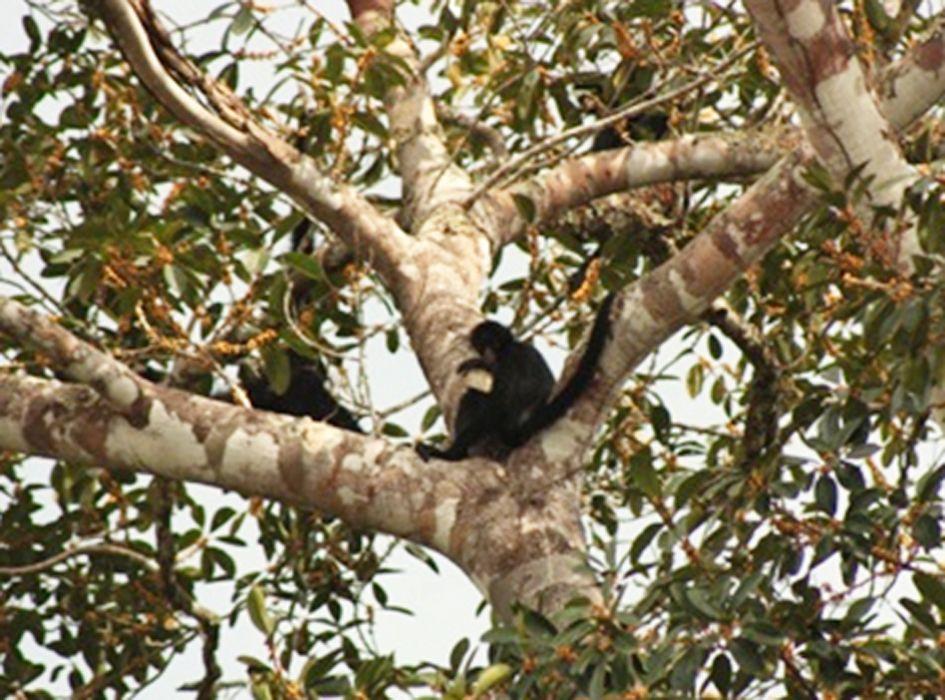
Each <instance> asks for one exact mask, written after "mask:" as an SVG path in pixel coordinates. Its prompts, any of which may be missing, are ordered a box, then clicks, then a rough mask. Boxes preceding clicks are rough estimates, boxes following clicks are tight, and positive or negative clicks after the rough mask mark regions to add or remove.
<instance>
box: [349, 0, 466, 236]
mask: <svg viewBox="0 0 945 700" xmlns="http://www.w3.org/2000/svg"><path fill="white" fill-rule="evenodd" d="M348 7H349V9H350V11H351V16H352V17H353V18H354V21H355V22H357V23H358V24H359V25H360V26H361V28H362V29H363V30H364V32H365V34H367V35H368V36H370V35H371V34H372V33H374V32H376V31H377V30H379V29H382V28H384V27H388V26H390V27H393V28H394V29H395V30H396V31H397V35H396V38H395V39H394V41H392V42H391V43H390V44H388V45H387V46H386V47H385V51H386V52H387V53H388V54H390V55H392V56H396V57H397V58H399V59H400V60H402V61H403V62H404V64H405V65H406V66H408V68H409V74H408V75H404V78H405V84H403V85H396V84H392V85H391V86H390V88H389V90H388V91H387V94H386V95H385V99H384V101H385V104H386V107H387V116H388V118H389V119H390V134H391V136H392V138H393V139H394V141H395V143H396V149H397V164H398V168H399V170H400V174H401V177H402V178H403V187H404V210H403V212H401V220H402V221H403V222H404V223H405V225H407V226H409V228H411V229H412V230H414V231H415V232H416V233H423V224H424V223H425V222H426V219H427V218H428V217H429V216H430V215H431V214H432V213H433V212H435V211H436V210H437V209H439V208H440V207H442V206H444V205H450V204H455V203H457V202H459V201H461V200H462V199H464V198H465V197H467V196H468V195H469V192H470V191H471V190H472V183H471V181H470V179H469V176H468V175H467V174H466V173H465V172H463V171H462V170H461V169H460V168H459V167H457V166H456V165H455V164H454V163H453V158H452V155H451V154H450V152H449V149H448V148H447V147H446V142H445V139H444V135H443V129H442V127H441V125H440V123H439V120H438V119H437V115H436V107H435V106H434V104H433V98H432V95H431V94H430V87H429V85H428V83H427V80H426V77H425V76H424V74H423V72H422V70H421V65H420V62H419V60H418V57H417V53H416V51H415V49H414V47H413V45H412V44H411V43H410V42H408V41H407V39H406V38H405V37H404V36H403V35H402V33H401V32H400V30H399V29H398V28H397V27H396V26H394V23H393V3H389V2H381V1H379V0H377V1H375V2H364V1H360V2H359V1H357V0H349V2H348ZM472 233H476V232H475V231H472Z"/></svg>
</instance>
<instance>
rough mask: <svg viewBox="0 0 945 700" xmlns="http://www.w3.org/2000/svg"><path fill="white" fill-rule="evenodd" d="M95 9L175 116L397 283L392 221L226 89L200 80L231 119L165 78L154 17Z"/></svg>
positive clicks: (114, 3)
mask: <svg viewBox="0 0 945 700" xmlns="http://www.w3.org/2000/svg"><path fill="white" fill-rule="evenodd" d="M137 1H138V3H139V7H143V6H144V4H143V3H144V0H137ZM96 6H97V7H98V8H99V9H100V11H101V14H102V16H103V18H104V20H105V22H106V24H107V25H108V28H109V30H110V31H111V33H112V35H113V36H114V38H115V40H116V42H117V43H118V45H119V47H120V48H121V50H122V52H123V53H124V55H125V57H126V59H127V60H128V63H129V64H130V65H131V67H132V69H133V70H134V72H135V74H136V75H137V76H138V78H139V79H140V80H141V82H142V83H143V84H144V86H145V87H146V88H147V89H148V91H150V92H151V94H152V95H154V97H155V99H156V100H157V101H158V102H160V103H161V104H162V105H163V106H164V107H165V108H166V109H167V110H168V111H169V112H171V114H173V115H174V116H175V117H177V118H178V119H179V120H180V121H181V122H182V123H184V124H186V125H187V126H190V127H192V128H194V129H197V130H198V131H200V132H201V133H203V134H205V135H206V136H207V137H208V138H209V139H210V140H211V141H212V142H213V143H214V144H215V145H216V146H217V147H219V148H220V149H221V150H222V151H223V152H224V153H226V154H227V155H228V156H230V157H231V158H232V159H233V160H234V161H236V162H237V163H239V164H240V165H242V166H244V167H245V168H247V169H248V170H249V171H251V172H252V173H254V174H255V175H258V176H259V177H262V178H263V179H265V180H267V181H268V182H269V183H270V184H272V185H273V186H275V187H276V188H278V189H280V190H281V191H283V192H284V193H286V194H287V195H288V196H290V197H292V199H293V200H294V201H295V202H296V204H297V205H298V206H299V207H300V208H301V209H302V210H303V211H305V212H306V213H307V214H308V215H309V216H311V217H312V218H314V219H318V220H320V221H323V222H324V223H325V224H327V225H328V226H329V227H331V228H332V230H333V231H334V232H335V233H336V234H337V235H339V236H340V237H341V238H342V239H343V240H344V241H345V243H346V244H348V245H349V246H350V247H351V248H352V249H353V250H354V251H355V252H356V254H357V255H359V256H360V257H363V258H365V259H367V260H368V261H369V262H371V263H373V264H374V265H375V266H376V267H377V268H378V270H379V272H380V273H381V274H382V275H384V276H385V279H386V280H387V281H388V283H391V282H392V281H394V280H395V279H396V274H395V273H396V270H397V268H396V262H397V261H398V260H399V259H401V258H402V256H403V255H405V254H407V251H408V250H409V243H410V240H409V238H407V237H406V235H405V234H404V233H403V232H402V231H401V230H400V229H399V228H398V227H397V225H396V224H395V223H394V222H393V221H392V220H391V219H388V218H387V217H385V216H383V215H382V214H380V213H379V212H378V211H377V210H376V209H375V208H374V207H373V206H372V205H371V204H370V203H369V202H368V201H367V200H366V199H364V197H362V196H361V195H359V194H358V193H356V192H355V191H354V190H352V189H351V188H349V187H346V186H343V185H339V184H338V183H335V182H334V181H333V180H332V179H331V178H329V177H328V176H326V175H324V174H323V173H321V172H320V171H319V170H318V169H317V168H316V167H315V164H314V162H313V161H312V160H311V159H310V158H308V157H307V156H304V155H303V154H301V153H299V152H298V151H297V150H296V149H295V148H294V147H293V146H292V145H291V144H289V143H287V142H286V141H284V140H282V139H281V138H279V137H278V136H277V135H275V134H274V133H272V132H271V131H269V130H268V129H267V128H266V127H264V126H263V125H261V124H259V123H258V122H256V121H255V120H254V119H252V118H251V117H250V116H249V111H248V110H247V109H246V108H245V106H242V105H235V104H234V100H235V98H234V97H232V95H229V93H228V92H227V91H223V90H222V88H221V89H217V87H215V86H211V87H207V86H206V83H207V82H208V81H209V78H206V76H204V77H203V78H202V85H203V86H204V92H205V93H206V94H209V95H215V96H216V99H213V100H211V101H212V102H214V103H215V104H216V105H218V106H219V108H220V109H221V110H223V113H224V114H225V116H226V118H225V119H224V118H221V117H220V116H217V115H216V114H214V113H213V112H211V111H210V110H208V109H207V108H205V107H204V106H203V105H202V104H200V102H198V101H197V100H196V99H194V98H193V97H192V96H191V95H190V94H189V93H188V92H187V91H186V90H184V89H183V88H182V87H181V86H180V85H179V84H178V83H177V82H176V81H175V80H174V78H173V77H172V76H171V75H170V74H169V73H168V70H167V69H166V67H165V65H164V63H162V61H161V58H160V57H159V56H158V54H157V53H156V52H155V47H154V45H153V44H152V43H151V37H152V36H157V37H160V36H164V34H163V33H162V32H161V31H160V29H159V28H155V27H151V28H150V31H149V29H148V28H146V27H145V25H144V23H143V21H149V18H150V19H153V14H152V13H150V12H142V13H141V16H139V15H138V14H137V13H136V12H135V10H134V8H133V6H132V5H131V3H130V0H98V2H97V3H96ZM142 17H143V18H144V20H143V19H142ZM159 51H160V53H161V55H163V56H165V57H167V56H169V55H173V54H172V52H173V49H172V48H171V47H170V46H168V45H167V43H166V42H164V41H161V42H160V43H159ZM173 65H174V66H176V67H177V69H178V72H181V71H183V70H185V68H183V67H186V66H189V65H190V64H189V63H188V62H187V61H185V59H183V58H182V57H180V56H177V57H176V60H175V61H174V62H173ZM191 68H193V67H192V66H191ZM193 71H196V69H195V68H193V70H192V71H190V72H193ZM192 79H193V80H196V78H192ZM240 119H242V123H239V120H240Z"/></svg>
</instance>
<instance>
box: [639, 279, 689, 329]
mask: <svg viewBox="0 0 945 700" xmlns="http://www.w3.org/2000/svg"><path fill="white" fill-rule="evenodd" d="M667 272H668V269H667V268H664V271H663V274H653V275H647V276H646V277H644V278H643V280H641V282H640V284H639V287H640V291H641V292H642V294H641V296H642V301H643V306H644V308H646V311H647V313H648V314H649V315H650V318H661V319H666V318H671V319H675V320H677V321H678V320H680V319H682V318H683V314H684V309H683V308H682V306H681V305H680V303H679V299H678V298H677V296H676V293H675V291H674V290H673V288H672V285H670V284H669V281H668V279H667Z"/></svg>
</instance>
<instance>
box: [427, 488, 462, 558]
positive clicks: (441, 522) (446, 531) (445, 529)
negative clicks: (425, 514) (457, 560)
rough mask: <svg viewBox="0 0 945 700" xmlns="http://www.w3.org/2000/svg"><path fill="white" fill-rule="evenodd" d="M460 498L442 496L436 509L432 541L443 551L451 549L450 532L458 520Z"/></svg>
mask: <svg viewBox="0 0 945 700" xmlns="http://www.w3.org/2000/svg"><path fill="white" fill-rule="evenodd" d="M458 509H459V498H441V499H439V503H437V505H436V508H435V510H434V516H435V524H434V529H433V534H432V536H431V537H430V541H431V542H432V543H433V546H434V547H436V548H437V549H439V550H440V551H441V552H448V551H450V533H451V532H452V531H453V524H454V523H455V522H456V513H457V511H458Z"/></svg>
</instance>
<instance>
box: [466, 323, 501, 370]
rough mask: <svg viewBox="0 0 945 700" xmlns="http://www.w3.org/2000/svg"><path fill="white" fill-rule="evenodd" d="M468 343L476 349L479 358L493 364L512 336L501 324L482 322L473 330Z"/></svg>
mask: <svg viewBox="0 0 945 700" xmlns="http://www.w3.org/2000/svg"><path fill="white" fill-rule="evenodd" d="M469 342H470V343H472V346H473V347H474V348H476V352H478V353H479V355H480V357H482V358H483V359H484V360H486V361H487V362H490V363H493V362H495V361H496V360H497V359H498V356H499V353H500V352H502V349H503V348H504V347H506V346H507V345H508V344H509V343H511V342H512V334H511V333H510V332H509V329H508V328H506V327H505V326H503V325H502V324H501V323H496V322H495V321H483V322H482V323H480V324H479V325H478V326H476V327H475V328H473V331H472V334H471V335H470V336H469Z"/></svg>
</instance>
